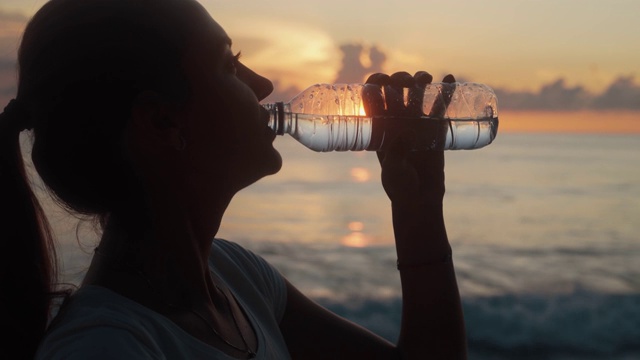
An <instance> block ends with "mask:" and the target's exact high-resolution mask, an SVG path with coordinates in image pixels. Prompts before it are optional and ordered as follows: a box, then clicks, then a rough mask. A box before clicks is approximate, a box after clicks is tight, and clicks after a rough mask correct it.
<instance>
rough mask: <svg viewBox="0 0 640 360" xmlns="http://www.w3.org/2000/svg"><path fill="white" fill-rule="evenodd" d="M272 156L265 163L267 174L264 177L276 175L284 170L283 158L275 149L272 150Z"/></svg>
mask: <svg viewBox="0 0 640 360" xmlns="http://www.w3.org/2000/svg"><path fill="white" fill-rule="evenodd" d="M270 155H271V156H270V157H269V159H267V160H266V161H265V164H264V165H265V169H266V173H265V175H264V176H268V175H273V174H276V173H277V172H278V171H280V169H282V156H281V155H280V153H279V152H278V150H276V149H275V148H272V151H271V154H270Z"/></svg>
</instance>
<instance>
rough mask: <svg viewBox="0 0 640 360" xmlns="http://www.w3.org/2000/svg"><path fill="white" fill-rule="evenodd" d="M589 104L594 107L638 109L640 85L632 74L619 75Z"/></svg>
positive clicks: (639, 106)
mask: <svg viewBox="0 0 640 360" xmlns="http://www.w3.org/2000/svg"><path fill="white" fill-rule="evenodd" d="M591 105H592V107H593V108H595V109H632V110H640V86H639V85H638V84H636V83H635V82H634V79H633V76H621V77H619V78H618V79H616V80H615V81H614V82H613V83H612V84H611V85H609V87H608V88H607V89H606V90H605V91H604V92H603V93H602V94H600V95H599V96H596V97H595V98H594V99H593V102H592V104H591Z"/></svg>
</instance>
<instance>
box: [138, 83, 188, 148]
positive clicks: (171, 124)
mask: <svg viewBox="0 0 640 360" xmlns="http://www.w3.org/2000/svg"><path fill="white" fill-rule="evenodd" d="M181 127H182V121H181V119H180V117H179V116H178V113H177V111H176V110H175V108H174V107H173V106H172V105H171V104H169V103H167V102H166V101H163V100H162V99H161V97H160V96H159V95H158V94H157V93H155V92H153V91H145V92H142V93H140V94H139V95H138V97H137V98H136V100H135V101H134V103H133V107H132V111H131V121H130V127H129V131H130V134H129V136H130V140H132V141H133V142H134V144H135V146H136V147H140V146H142V147H144V148H146V150H147V151H151V152H157V151H166V150H172V151H175V150H173V149H179V148H180V146H182V144H181V139H180V136H181V135H180V132H181Z"/></svg>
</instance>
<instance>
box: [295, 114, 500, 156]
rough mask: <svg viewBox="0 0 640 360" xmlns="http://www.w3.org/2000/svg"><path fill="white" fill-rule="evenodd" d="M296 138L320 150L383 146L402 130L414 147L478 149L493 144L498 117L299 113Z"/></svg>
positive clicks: (315, 149)
mask: <svg viewBox="0 0 640 360" xmlns="http://www.w3.org/2000/svg"><path fill="white" fill-rule="evenodd" d="M292 120H293V121H292V124H291V125H292V127H293V129H292V130H293V131H291V132H290V134H291V136H293V137H294V138H295V139H296V140H298V141H299V142H301V143H302V144H304V145H305V146H307V147H308V148H309V149H311V150H314V151H318V152H327V151H348V150H352V151H359V150H380V149H383V148H384V147H385V146H387V145H388V144H389V143H390V142H391V141H392V139H394V138H395V137H396V136H398V134H403V133H411V135H410V136H409V138H410V139H411V142H412V144H411V145H410V146H411V148H412V149H413V150H416V151H422V150H457V149H477V148H481V147H484V146H486V145H489V144H491V142H492V141H493V139H494V138H495V136H496V134H497V131H498V118H493V117H489V118H481V119H455V120H451V119H435V118H427V117H422V118H390V117H375V118H371V117H365V116H337V115H314V114H295V115H294V117H293V119H292Z"/></svg>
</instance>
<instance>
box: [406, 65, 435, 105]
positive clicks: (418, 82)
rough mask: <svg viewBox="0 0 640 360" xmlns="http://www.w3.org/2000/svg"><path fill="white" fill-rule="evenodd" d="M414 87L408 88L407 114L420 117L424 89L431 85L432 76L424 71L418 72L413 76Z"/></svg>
mask: <svg viewBox="0 0 640 360" xmlns="http://www.w3.org/2000/svg"><path fill="white" fill-rule="evenodd" d="M413 79H414V83H415V84H414V86H412V87H410V88H409V95H408V100H407V112H408V114H409V116H422V115H423V113H422V102H423V100H424V89H425V86H427V84H429V83H431V81H432V80H433V76H431V74H429V73H428V72H426V71H418V72H417V73H415V75H413Z"/></svg>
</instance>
